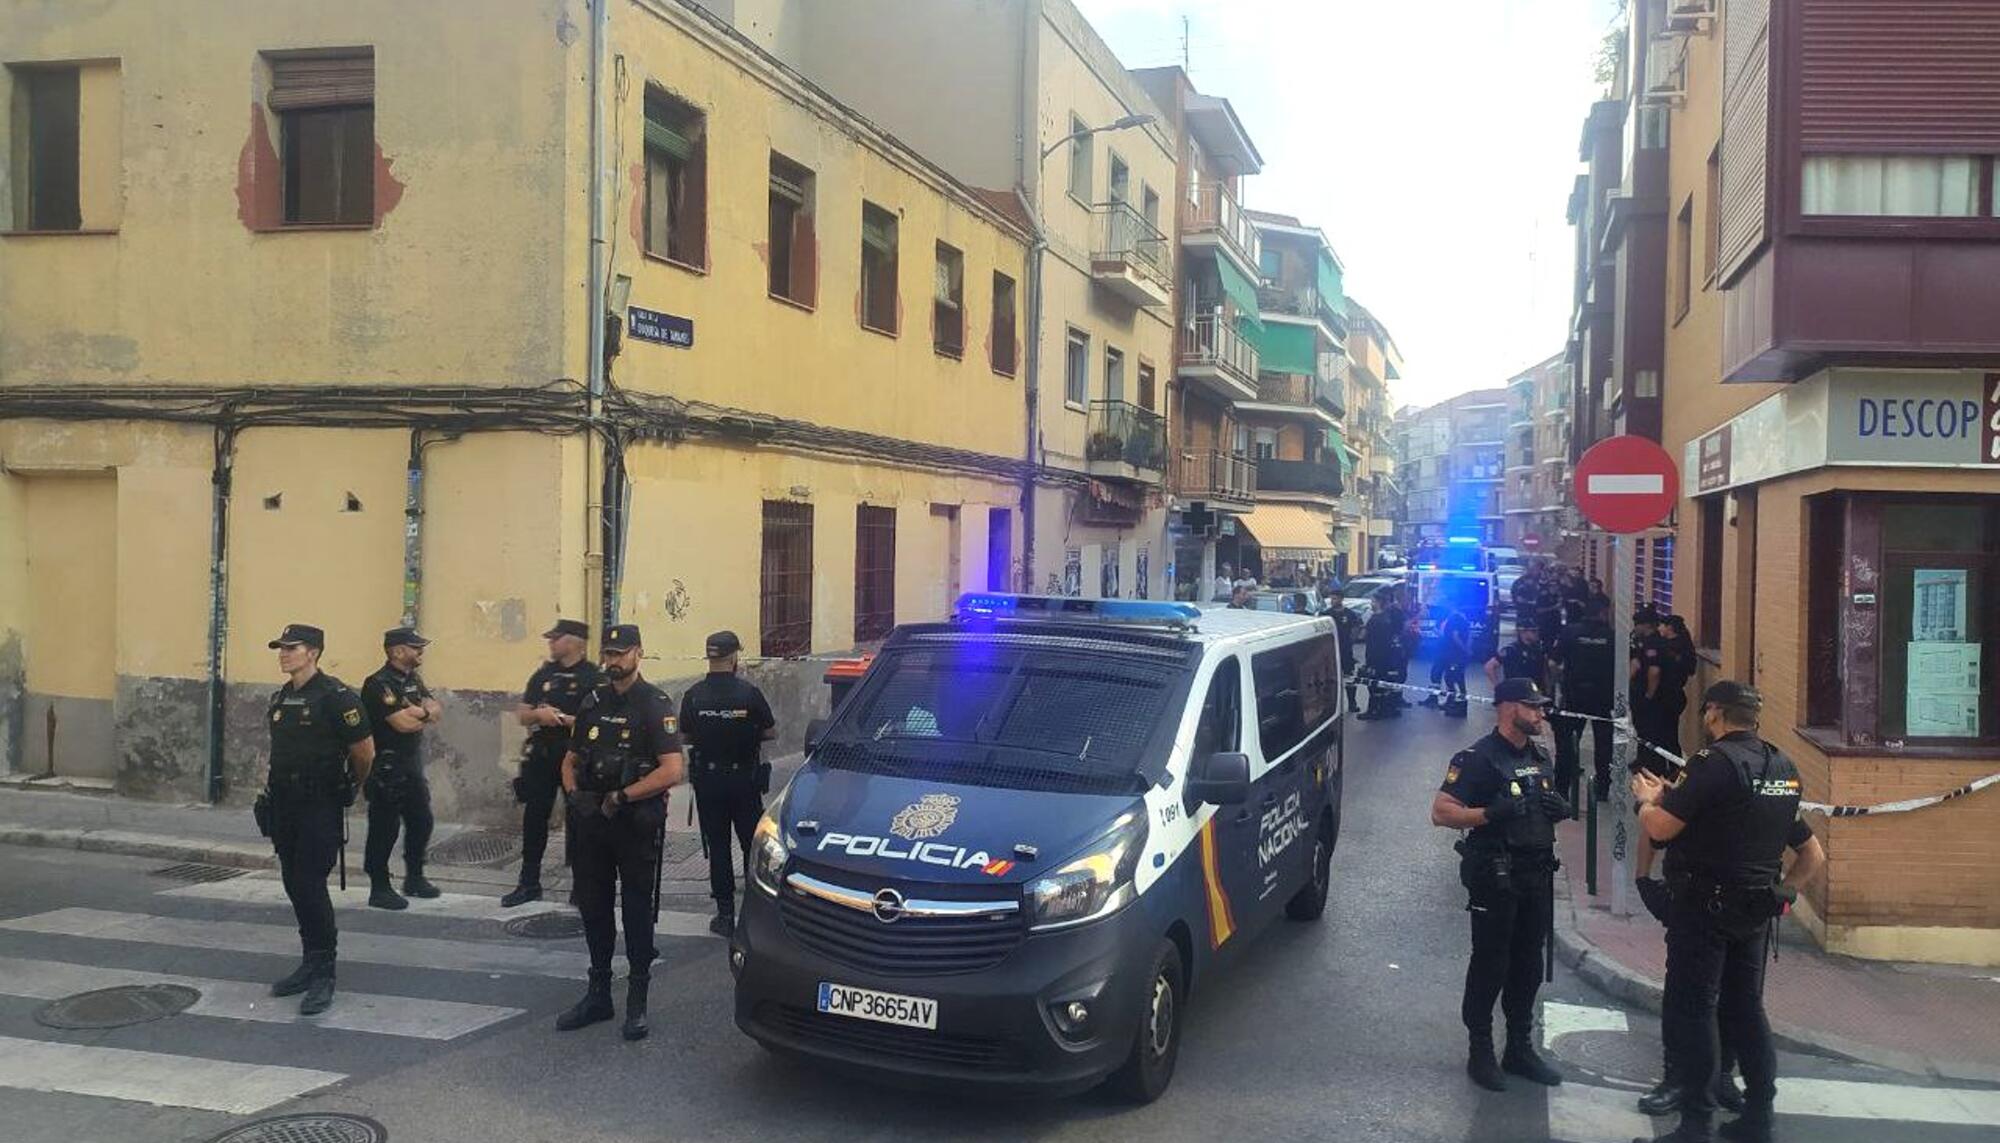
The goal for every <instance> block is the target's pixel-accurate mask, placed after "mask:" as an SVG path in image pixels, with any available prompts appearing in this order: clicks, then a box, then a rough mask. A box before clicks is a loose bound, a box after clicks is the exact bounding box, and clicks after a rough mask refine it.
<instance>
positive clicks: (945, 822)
mask: <svg viewBox="0 0 2000 1143" xmlns="http://www.w3.org/2000/svg"><path fill="white" fill-rule="evenodd" d="M957 820H958V799H957V798H955V797H953V796H952V795H950V794H925V795H924V796H923V797H921V798H918V799H917V800H916V801H914V802H912V803H910V804H909V805H907V806H904V807H903V808H902V809H900V810H897V811H896V816H895V817H894V818H892V819H890V821H889V832H890V833H893V834H895V835H896V836H897V837H900V838H902V839H903V840H904V841H923V840H925V839H926V838H933V837H936V836H937V835H939V834H941V833H943V832H944V831H946V830H948V829H950V828H951V826H952V823H953V822H955V821H957Z"/></svg>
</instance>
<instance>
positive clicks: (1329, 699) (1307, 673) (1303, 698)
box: [1250, 635, 1340, 762]
mask: <svg viewBox="0 0 2000 1143" xmlns="http://www.w3.org/2000/svg"><path fill="white" fill-rule="evenodd" d="M1250 677H1251V680H1252V681H1253V682H1254V683H1255V685H1256V688H1257V739H1258V745H1259V747H1260V748H1261V749H1262V750H1263V752H1264V760H1265V761H1266V762H1276V761H1278V760H1279V759H1280V758H1282V757H1284V756H1285V755H1286V754H1288V753H1290V752H1291V751H1292V750H1293V749H1294V748H1296V747H1297V746H1298V745H1299V743H1301V742H1304V741H1305V740H1306V739H1307V738H1308V737H1309V736H1310V735H1312V734H1313V733H1314V732H1315V731H1317V730H1319V729H1320V727H1321V726H1323V725H1324V724H1326V723H1327V722H1328V721H1329V720H1330V719H1333V718H1335V717H1338V716H1339V714H1340V651H1339V646H1338V645H1337V644H1336V643H1335V641H1334V638H1333V636H1331V635H1320V636H1316V637H1314V638H1312V639H1309V640H1306V641H1304V642H1300V643H1293V644H1291V645H1289V646H1285V647H1280V648H1277V649H1276V650H1272V651H1265V652H1262V653H1261V654H1258V655H1256V656H1255V657H1253V658H1252V659H1251V660H1250Z"/></svg>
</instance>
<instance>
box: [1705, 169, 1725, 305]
mask: <svg viewBox="0 0 2000 1143" xmlns="http://www.w3.org/2000/svg"><path fill="white" fill-rule="evenodd" d="M1702 194H1703V197H1702V203H1701V210H1702V243H1701V246H1702V274H1703V280H1704V281H1709V282H1713V281H1715V275H1716V274H1717V273H1718V272H1720V270H1721V268H1722V144H1720V143H1717V144H1716V145H1715V149H1714V150H1712V151H1710V152H1709V153H1708V187H1707V189H1706V190H1705V191H1703V192H1702Z"/></svg>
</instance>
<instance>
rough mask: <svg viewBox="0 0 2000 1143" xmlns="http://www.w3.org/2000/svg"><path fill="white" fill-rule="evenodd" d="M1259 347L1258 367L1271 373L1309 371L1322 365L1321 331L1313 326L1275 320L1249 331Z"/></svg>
mask: <svg viewBox="0 0 2000 1143" xmlns="http://www.w3.org/2000/svg"><path fill="white" fill-rule="evenodd" d="M1246 335H1247V336H1248V337H1249V338H1250V341H1251V344H1253V345H1255V346H1256V347H1257V367H1258V368H1260V369H1263V370H1265V371H1267V372H1271V373H1306V374H1310V373H1312V372H1314V371H1315V370H1317V369H1318V368H1319V331H1318V330H1317V329H1314V328H1313V327H1312V326H1309V325H1294V324H1293V323H1291V322H1275V321H1274V322H1272V323H1270V324H1269V325H1266V326H1265V327H1264V328H1263V329H1261V330H1250V331H1247V334H1246Z"/></svg>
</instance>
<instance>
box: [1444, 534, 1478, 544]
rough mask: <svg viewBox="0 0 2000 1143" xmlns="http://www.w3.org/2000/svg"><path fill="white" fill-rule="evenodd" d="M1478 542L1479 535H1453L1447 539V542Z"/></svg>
mask: <svg viewBox="0 0 2000 1143" xmlns="http://www.w3.org/2000/svg"><path fill="white" fill-rule="evenodd" d="M1478 542H1479V537H1478V536H1453V537H1451V538H1450V539H1448V540H1446V541H1445V543H1447V544H1476V543H1478Z"/></svg>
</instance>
